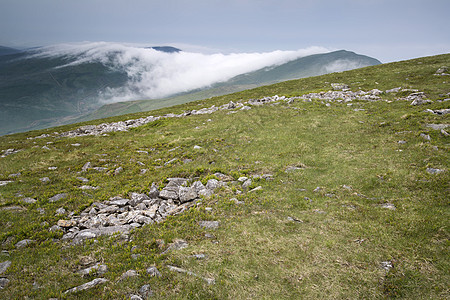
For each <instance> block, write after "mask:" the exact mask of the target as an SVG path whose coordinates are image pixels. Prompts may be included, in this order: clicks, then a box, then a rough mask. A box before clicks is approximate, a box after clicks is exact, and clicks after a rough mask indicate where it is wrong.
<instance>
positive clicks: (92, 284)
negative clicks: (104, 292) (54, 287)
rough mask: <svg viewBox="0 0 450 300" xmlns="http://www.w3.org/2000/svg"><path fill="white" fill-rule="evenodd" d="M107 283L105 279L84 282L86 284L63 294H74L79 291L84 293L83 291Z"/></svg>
mask: <svg viewBox="0 0 450 300" xmlns="http://www.w3.org/2000/svg"><path fill="white" fill-rule="evenodd" d="M108 281H109V280H108V279H105V278H95V279H94V280H92V281H89V282H86V283H84V284H82V285H79V286H76V287H74V288H71V289H69V290H67V291H65V292H64V294H69V293H76V292H79V291H84V290H87V289H91V288H93V287H96V286H97V285H100V284H103V283H106V282H108Z"/></svg>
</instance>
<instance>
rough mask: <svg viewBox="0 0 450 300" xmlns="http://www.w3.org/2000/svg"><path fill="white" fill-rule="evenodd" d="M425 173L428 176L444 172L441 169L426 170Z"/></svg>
mask: <svg viewBox="0 0 450 300" xmlns="http://www.w3.org/2000/svg"><path fill="white" fill-rule="evenodd" d="M427 172H428V173H430V174H440V173H443V172H445V170H443V169H435V168H427Z"/></svg>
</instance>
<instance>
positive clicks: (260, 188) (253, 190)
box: [249, 185, 262, 193]
mask: <svg viewBox="0 0 450 300" xmlns="http://www.w3.org/2000/svg"><path fill="white" fill-rule="evenodd" d="M259 190H262V186H260V185H259V186H257V187H255V188H254V189H252V190H250V191H249V193H252V192H256V191H259Z"/></svg>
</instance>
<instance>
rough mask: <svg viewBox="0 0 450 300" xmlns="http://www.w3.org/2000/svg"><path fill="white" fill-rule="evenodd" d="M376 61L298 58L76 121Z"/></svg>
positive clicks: (348, 56)
mask: <svg viewBox="0 0 450 300" xmlns="http://www.w3.org/2000/svg"><path fill="white" fill-rule="evenodd" d="M379 64H381V62H380V61H379V60H377V59H375V58H372V57H368V56H365V55H360V54H356V53H354V52H351V51H346V50H339V51H334V52H330V53H323V54H315V55H309V56H305V57H300V58H297V59H295V60H292V61H289V62H287V63H284V64H282V65H279V66H269V67H265V68H262V69H260V70H257V71H254V72H249V73H245V74H242V75H238V76H235V77H233V78H231V79H229V80H227V81H225V82H220V83H216V84H213V85H212V86H211V87H209V88H205V89H200V90H194V91H190V92H187V93H181V94H179V95H175V96H171V97H168V98H163V99H151V100H137V101H127V102H117V103H113V104H107V105H104V106H102V107H101V108H99V109H98V110H96V111H95V112H92V113H90V114H88V115H86V116H83V117H81V118H79V119H78V121H88V120H95V119H98V118H106V117H110V116H118V115H122V114H129V113H136V112H142V111H148V110H153V109H158V108H162V107H166V106H172V105H177V104H182V103H187V102H190V101H194V100H200V99H206V98H210V97H214V96H221V95H225V94H229V93H233V92H238V91H243V90H246V89H250V88H255V87H258V86H262V85H268V84H273V83H276V82H281V81H286V80H292V79H299V78H305V77H310V76H317V75H322V74H328V73H332V72H342V71H347V70H352V69H357V68H363V67H367V66H374V65H379Z"/></svg>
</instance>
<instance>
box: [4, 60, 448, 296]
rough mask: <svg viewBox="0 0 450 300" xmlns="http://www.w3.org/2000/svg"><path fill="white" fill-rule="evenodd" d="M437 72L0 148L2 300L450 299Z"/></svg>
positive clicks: (430, 64) (13, 140)
mask: <svg viewBox="0 0 450 300" xmlns="http://www.w3.org/2000/svg"><path fill="white" fill-rule="evenodd" d="M444 66H450V54H444V55H439V56H433V57H424V58H419V59H414V60H409V61H402V62H396V63H390V64H383V65H377V66H372V67H366V68H361V69H356V70H352V71H347V72H341V73H332V74H327V75H322V76H317V77H310V78H304V79H298V80H292V81H284V82H281V83H277V84H273V85H269V86H262V87H258V88H255V89H251V90H245V91H241V92H238V93H234V94H228V95H223V96H220V97H213V98H210V99H205V100H200V101H195V102H190V103H187V104H183V105H178V106H174V107H166V108H161V109H158V110H154V111H151V112H145V113H143V112H140V113H137V114H129V115H123V116H117V117H111V118H108V119H101V120H94V121H89V122H85V123H79V124H72V125H65V126H61V127H56V128H50V129H46V130H38V131H32V132H27V133H19V134H13V135H8V136H3V137H0V151H1V153H0V154H1V156H2V157H0V245H1V250H2V251H1V253H0V299H24V298H31V299H50V298H58V299H146V298H148V299H153V298H154V299H385V298H386V299H390V298H401V299H448V298H449V297H450V294H449V288H448V282H449V281H450V272H449V270H450V265H449V259H448V247H449V228H448V227H449V221H448V220H449V219H450V218H449V212H450V210H449V185H448V184H449V182H450V180H449V179H450V178H449V161H450V157H449V137H448V134H449V132H450V129H449V128H448V126H449V125H450V123H449V114H448V112H449V109H450V105H449V103H450V102H449V101H448V99H449V98H450V85H449V80H450V79H449V78H450V77H449V76H448V75H445V74H446V73H448V71H445V69H442V67H444ZM438 69H441V71H442V72H440V73H439V74H436V71H437V70H438ZM336 83H339V84H344V85H347V86H348V89H344V91H341V90H339V87H336V85H335V84H336ZM332 84H333V86H335V88H336V89H337V90H333V91H331V90H332ZM342 87H344V88H345V86H342ZM375 89H376V90H375ZM392 89H394V90H392ZM389 90H390V91H389ZM328 91H331V92H328ZM362 91H364V93H363V92H362ZM386 91H388V92H386ZM311 93H315V94H311ZM275 95H278V96H277V97H274V96H275ZM327 97H328V98H327ZM230 101H232V103H231V102H230ZM413 101H415V104H418V103H420V104H419V105H411V103H412V102H413ZM150 116H153V117H150ZM139 118H141V119H139ZM112 122H117V123H112ZM102 124H103V125H102ZM94 125H95V126H94ZM97 125H98V126H97ZM137 125H140V126H137ZM132 126H136V127H134V128H132ZM125 128H127V131H112V130H123V129H125ZM92 132H98V133H99V134H98V135H89V133H92ZM70 136H71V137H70ZM116 231H119V233H116V234H114V235H103V234H104V233H106V232H109V233H112V232H116ZM84 284H88V285H84Z"/></svg>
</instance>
